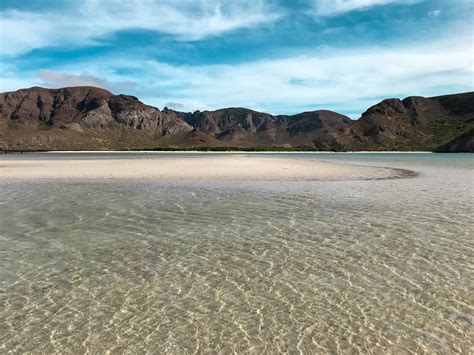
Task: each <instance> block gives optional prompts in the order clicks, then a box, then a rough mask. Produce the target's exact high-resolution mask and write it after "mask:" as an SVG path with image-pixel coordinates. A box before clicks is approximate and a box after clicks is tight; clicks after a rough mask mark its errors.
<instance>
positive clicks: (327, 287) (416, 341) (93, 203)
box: [0, 155, 474, 353]
mask: <svg viewBox="0 0 474 355" xmlns="http://www.w3.org/2000/svg"><path fill="white" fill-rule="evenodd" d="M312 157H313V156H309V157H306V158H312ZM317 158H318V157H317ZM319 159H333V158H332V157H326V156H324V157H323V158H319ZM335 159H346V160H351V159H352V161H354V162H358V163H360V161H361V160H365V162H366V163H370V162H371V160H370V159H371V158H368V157H367V156H361V155H354V156H350V157H340V156H339V157H338V158H335ZM374 159H375V160H374ZM376 159H378V161H377V160H376ZM410 159H411V160H410ZM444 159H445V158H444V157H443V158H442V159H440V160H434V161H433V160H428V161H426V160H423V159H422V158H420V159H419V160H416V158H412V157H411V158H409V159H407V160H406V161H405V160H403V157H393V158H391V157H385V156H379V157H376V158H373V159H372V162H375V163H376V165H382V166H397V167H406V168H409V169H412V168H413V167H414V166H417V167H419V169H418V170H419V171H420V172H421V175H420V177H417V178H413V179H401V180H379V181H346V182H293V183H289V182H285V183H278V182H270V183H269V182H247V183H246V182H234V183H233V182H223V181H221V182H208V183H206V182H185V181H183V182H167V181H161V182H159V181H123V180H121V181H100V180H96V181H91V182H81V181H49V182H47V181H36V182H28V181H16V182H15V181H3V182H1V183H0V196H1V199H0V243H1V248H0V281H1V284H0V344H1V345H0V352H8V351H12V352H17V353H23V352H35V353H53V352H56V353H71V352H72V353H82V352H86V351H89V352H90V353H102V352H104V351H105V350H111V351H112V352H118V353H120V352H122V351H128V352H129V353H144V352H146V351H149V352H150V353H164V352H166V353H192V352H197V353H202V352H206V351H210V352H219V351H220V352H222V353H231V352H239V353H240V352H251V353H275V352H290V353H298V352H301V353H328V352H329V353H335V352H341V353H353V352H357V351H359V352H364V353H366V352H368V351H372V352H373V353H387V352H389V353H390V352H391V353H411V352H416V353H433V352H440V353H469V352H470V351H472V346H473V340H472V339H473V338H474V328H473V322H474V319H473V316H474V312H473V310H474V300H473V297H472V294H473V291H474V290H473V288H474V270H473V269H474V240H473V237H472V235H473V229H472V225H473V220H474V216H473V211H472V199H473V185H472V178H473V169H472V168H473V167H472V160H469V159H466V156H462V157H459V158H456V156H451V158H450V160H449V161H444ZM456 159H461V160H462V161H463V163H459V164H457V163H456V162H455V161H456ZM453 162H454V165H453ZM466 162H467V163H466ZM448 164H449V169H447V166H448ZM456 164H457V165H456ZM453 166H455V167H453Z"/></svg>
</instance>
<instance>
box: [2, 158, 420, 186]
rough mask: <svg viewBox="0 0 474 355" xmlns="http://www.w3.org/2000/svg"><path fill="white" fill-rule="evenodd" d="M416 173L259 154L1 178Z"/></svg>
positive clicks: (9, 172)
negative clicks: (260, 155)
mask: <svg viewBox="0 0 474 355" xmlns="http://www.w3.org/2000/svg"><path fill="white" fill-rule="evenodd" d="M413 175H414V174H413V172H410V171H407V170H402V169H392V168H382V167H380V168H379V167H368V166H357V165H351V164H342V163H332V162H326V161H316V160H303V159H286V158H266V157H255V156H243V155H242V156H240V155H239V156H204V157H186V158H183V157H181V158H178V157H176V158H175V157H168V158H165V157H160V158H147V159H100V160H93V159H91V160H75V159H67V160H39V159H38V160H21V159H18V160H10V159H8V160H3V161H2V160H1V159H0V179H2V178H3V179H10V178H13V179H18V178H19V179H35V178H39V179H45V178H46V179H49V178H53V179H54V178H107V179H108V178H117V179H119V178H131V179H135V178H138V179H139V178H145V179H146V178H152V179H170V180H173V179H177V180H183V179H186V180H263V181H266V180H275V181H291V180H367V179H390V178H397V177H406V176H413Z"/></svg>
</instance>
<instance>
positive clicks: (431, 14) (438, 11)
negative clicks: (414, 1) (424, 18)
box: [428, 10, 441, 17]
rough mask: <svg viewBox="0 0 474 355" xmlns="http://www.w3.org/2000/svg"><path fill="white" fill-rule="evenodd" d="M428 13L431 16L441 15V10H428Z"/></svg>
mask: <svg viewBox="0 0 474 355" xmlns="http://www.w3.org/2000/svg"><path fill="white" fill-rule="evenodd" d="M428 15H430V16H431V17H438V16H439V15H441V10H433V11H430V12H428Z"/></svg>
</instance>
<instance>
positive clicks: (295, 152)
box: [0, 150, 464, 156]
mask: <svg viewBox="0 0 474 355" xmlns="http://www.w3.org/2000/svg"><path fill="white" fill-rule="evenodd" d="M38 153H44V154H56V153H58V154H68V153H72V154H77V153H80V154H97V153H101V154H102V153H104V154H117V153H120V154H127V153H130V154H131V153H133V154H136V153H154V154H159V153H167V154H171V153H174V154H182V153H192V154H232V153H236V154H241V153H245V154H447V153H438V152H432V151H422V150H420V151H417V150H413V151H405V150H384V151H382V150H377V151H372V150H360V151H359V150H351V151H345V152H335V151H320V150H317V151H307V150H302V151H294V150H293V151H292V150H288V151H284V150H281V151H279V150H275V151H272V150H262V151H259V150H222V151H221V150H216V151H212V150H37V151H22V152H0V156H1V155H2V154H3V155H10V154H38ZM461 153H464V152H461ZM448 154H449V153H448ZM454 154H456V153H454Z"/></svg>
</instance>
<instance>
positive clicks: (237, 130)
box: [164, 108, 352, 148]
mask: <svg viewBox="0 0 474 355" xmlns="http://www.w3.org/2000/svg"><path fill="white" fill-rule="evenodd" d="M164 112H171V110H168V109H166V108H165V110H164ZM172 112H173V113H174V114H175V115H176V116H178V117H181V118H182V119H183V120H185V121H186V122H187V123H188V124H189V125H191V126H193V127H194V128H196V129H197V130H200V131H202V132H204V133H206V134H208V135H210V136H212V137H214V138H217V139H219V140H220V141H224V142H227V144H228V145H237V146H274V145H288V146H292V147H294V146H307V147H313V148H314V147H317V146H318V143H319V141H320V140H321V139H322V138H323V137H324V136H325V135H326V134H327V133H329V132H333V131H335V130H338V129H341V128H344V127H346V126H348V125H350V124H351V122H352V120H351V119H350V118H349V117H347V116H344V115H340V114H338V113H336V112H332V111H327V110H320V111H311V112H304V113H300V114H297V115H293V116H284V115H280V116H272V115H270V114H268V113H263V112H257V111H253V110H249V109H246V108H226V109H221V110H216V111H204V112H200V111H196V112H194V113H188V114H184V115H183V114H182V113H178V112H175V111H172Z"/></svg>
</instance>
